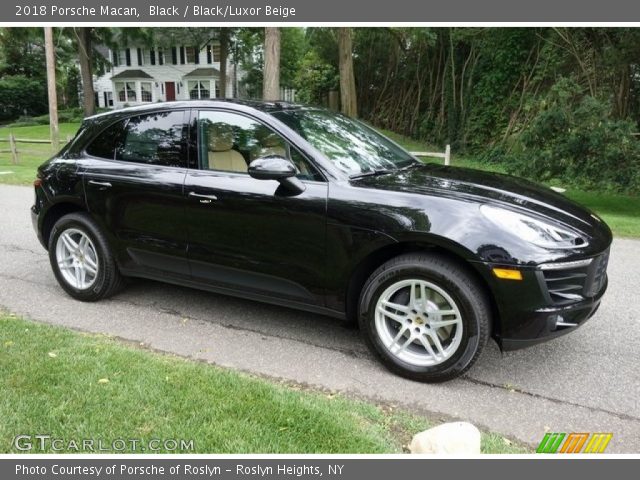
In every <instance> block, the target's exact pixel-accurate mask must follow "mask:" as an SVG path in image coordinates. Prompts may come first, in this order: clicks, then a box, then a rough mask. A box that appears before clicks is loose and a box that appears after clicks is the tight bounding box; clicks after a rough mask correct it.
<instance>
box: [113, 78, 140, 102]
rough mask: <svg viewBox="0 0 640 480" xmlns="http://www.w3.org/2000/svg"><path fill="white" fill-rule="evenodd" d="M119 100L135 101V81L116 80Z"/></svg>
mask: <svg viewBox="0 0 640 480" xmlns="http://www.w3.org/2000/svg"><path fill="white" fill-rule="evenodd" d="M116 92H117V93H118V101H119V102H135V101H136V98H137V97H136V82H116Z"/></svg>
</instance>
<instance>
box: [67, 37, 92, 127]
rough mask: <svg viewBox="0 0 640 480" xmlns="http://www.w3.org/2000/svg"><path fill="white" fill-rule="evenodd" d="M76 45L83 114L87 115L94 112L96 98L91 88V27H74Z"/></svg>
mask: <svg viewBox="0 0 640 480" xmlns="http://www.w3.org/2000/svg"><path fill="white" fill-rule="evenodd" d="M73 31H74V33H75V37H76V41H77V47H78V60H79V63H80V77H81V78H82V96H83V107H84V115H85V117H88V116H90V115H93V114H94V113H96V98H95V92H94V90H93V73H92V68H91V67H92V65H91V63H92V59H93V47H92V44H91V28H89V27H74V28H73Z"/></svg>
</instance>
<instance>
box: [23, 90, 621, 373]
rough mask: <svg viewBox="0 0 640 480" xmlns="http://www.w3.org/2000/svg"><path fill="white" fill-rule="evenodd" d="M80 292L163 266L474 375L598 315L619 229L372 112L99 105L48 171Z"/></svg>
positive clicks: (63, 248) (383, 354) (166, 275)
mask: <svg viewBox="0 0 640 480" xmlns="http://www.w3.org/2000/svg"><path fill="white" fill-rule="evenodd" d="M35 193H36V196H35V205H34V206H33V208H32V214H33V222H34V226H35V228H36V231H37V233H38V237H39V238H40V241H41V242H42V244H43V245H44V247H45V248H46V249H48V251H49V255H50V258H51V266H52V268H53V271H54V273H55V276H56V278H57V280H58V282H59V283H60V285H61V286H62V288H63V289H64V290H65V291H66V292H67V293H68V294H70V295H71V296H73V297H74V298H77V299H79V300H84V301H95V300H99V299H101V298H105V297H107V296H109V295H112V294H114V293H115V292H116V291H117V290H118V289H119V288H120V287H121V286H122V283H123V278H124V277H129V276H131V277H143V278H151V279H155V280H162V281H165V282H171V283H175V284H180V285H187V286H192V287H196V288H202V289H206V290H211V291H213V292H219V293H224V294H229V295H237V296H240V297H244V298H246V299H250V300H258V301H264V302H270V303H276V304H280V305H287V306H290V307H294V308H299V309H301V310H307V311H312V312H318V313H323V314H327V315H331V316H334V317H340V318H344V319H349V320H355V321H357V322H359V324H360V328H361V330H362V332H363V333H364V336H365V337H366V339H367V341H368V343H369V345H370V347H371V348H372V350H373V352H375V354H376V355H378V356H379V357H380V358H381V359H382V360H383V361H384V363H385V364H386V365H387V366H388V367H389V368H390V369H391V370H393V371H394V372H396V373H398V374H400V375H403V376H406V377H409V378H412V379H416V380H422V381H442V380H447V379H450V378H453V377H455V376H457V375H460V374H461V373H462V372H464V371H465V370H467V369H468V368H469V367H470V366H471V365H472V364H473V363H474V361H475V360H476V359H477V358H478V356H479V355H480V352H481V350H482V348H483V346H484V345H485V343H486V342H487V339H488V338H489V337H490V336H491V337H493V338H495V339H496V340H497V341H498V343H499V344H500V346H501V348H503V349H515V348H520V347H524V346H527V345H531V344H533V343H536V342H540V341H542V340H546V339H549V338H552V337H555V336H558V335H561V334H563V333H566V332H570V331H572V330H573V329H575V327H577V326H579V325H581V324H582V323H583V322H584V321H585V320H587V319H588V318H589V317H591V316H592V315H593V313H594V312H595V311H596V309H597V308H598V305H599V303H600V298H601V297H602V295H603V293H604V291H605V289H606V285H607V276H606V268H607V259H608V251H609V246H610V244H611V232H610V230H609V228H608V227H607V226H606V225H605V224H604V223H603V222H602V220H600V219H599V218H598V217H597V216H596V215H594V214H592V213H591V212H589V211H587V210H586V209H584V208H582V207H580V206H578V205H576V204H575V203H572V202H571V201H569V200H567V199H566V198H565V197H563V196H562V195H560V194H558V193H555V192H554V191H552V190H550V189H547V188H546V187H542V186H539V185H536V184H533V183H530V182H528V181H525V180H521V179H518V178H514V177H510V176H506V175H497V174H491V173H484V172H480V171H475V170H469V169H462V168H452V167H444V166H440V165H434V164H424V163H422V162H420V161H419V160H417V159H416V158H414V157H413V156H411V155H410V154H409V153H407V152H406V151H405V150H403V149H402V148H400V147H399V146H398V145H396V144H395V143H393V142H392V141H390V140H389V139H387V138H385V137H383V136H382V135H380V134H379V133H377V132H376V131H375V130H373V129H371V128H370V127H368V126H366V125H364V124H363V123H360V122H358V121H355V120H352V119H349V118H346V117H343V116H341V115H338V114H335V113H332V112H329V111H326V110H322V109H317V108H310V107H302V106H299V105H291V104H284V103H258V102H238V101H193V102H172V103H165V104H153V105H149V106H144V107H137V108H127V109H124V110H119V111H114V112H110V113H106V114H101V115H96V116H93V117H91V118H87V119H86V120H85V121H84V123H83V124H82V127H81V128H80V130H79V132H78V134H77V135H76V137H75V138H74V140H73V141H72V142H70V143H69V144H68V145H67V146H66V147H65V148H64V149H63V150H62V151H61V152H60V153H59V154H58V155H56V156H55V157H54V158H52V159H51V160H49V161H47V162H46V163H45V164H43V165H42V166H41V167H40V168H39V171H38V176H37V179H36V181H35Z"/></svg>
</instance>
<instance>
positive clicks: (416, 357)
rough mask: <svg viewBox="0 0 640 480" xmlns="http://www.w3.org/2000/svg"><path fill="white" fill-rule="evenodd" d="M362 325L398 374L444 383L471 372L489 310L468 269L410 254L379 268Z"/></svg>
mask: <svg viewBox="0 0 640 480" xmlns="http://www.w3.org/2000/svg"><path fill="white" fill-rule="evenodd" d="M359 321H360V327H361V330H362V332H363V333H364V335H365V338H366V340H367V343H368V344H369V346H370V348H371V349H372V351H373V352H374V353H375V354H376V355H377V356H378V357H379V358H380V359H381V360H382V361H383V363H384V364H385V365H386V366H387V367H388V368H389V369H390V370H392V371H393V372H395V373H397V374H399V375H402V376H404V377H407V378H411V379H413V380H419V381H424V382H441V381H445V380H449V379H452V378H455V377H457V376H459V375H461V374H462V373H464V372H465V371H467V370H468V369H469V368H470V367H471V366H472V365H473V363H474V362H475V361H476V360H477V358H478V357H479V356H480V352H481V351H482V349H483V348H484V346H485V344H486V342H487V339H488V337H489V324H490V308H489V304H488V302H487V299H486V296H485V294H484V291H483V290H482V288H481V287H480V286H479V285H478V284H477V282H476V281H475V279H474V278H473V277H472V276H471V275H469V274H468V273H467V272H466V271H465V270H464V269H463V268H461V267H460V266H459V265H457V264H456V263H455V262H452V261H450V260H448V259H446V258H442V257H439V256H437V255H434V254H426V253H425V254H408V255H402V256H399V257H397V258H394V259H392V260H390V261H388V262H386V263H385V264H384V265H382V266H381V267H380V268H378V269H377V270H376V271H375V272H373V274H372V275H371V277H370V278H369V279H368V281H367V282H366V284H365V286H364V288H363V291H362V295H361V298H360V315H359Z"/></svg>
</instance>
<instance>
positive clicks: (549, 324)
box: [498, 280, 607, 351]
mask: <svg viewBox="0 0 640 480" xmlns="http://www.w3.org/2000/svg"><path fill="white" fill-rule="evenodd" d="M606 286H607V282H606V280H605V285H604V288H603V289H602V290H601V291H600V292H599V293H598V295H597V296H596V297H594V298H591V299H587V300H584V301H582V302H578V303H574V304H571V305H565V306H561V307H543V308H540V309H537V310H535V311H533V312H531V313H530V314H528V315H526V314H525V315H523V317H520V318H521V319H526V320H525V321H524V322H518V323H520V325H521V326H522V328H523V331H519V332H517V333H516V332H512V331H509V330H508V331H509V336H501V337H499V338H498V344H499V345H500V348H501V349H502V350H505V351H509V350H518V349H520V348H526V347H530V346H532V345H536V344H538V343H542V342H546V341H547V340H551V339H553V338H556V337H560V336H562V335H566V334H567V333H571V332H572V331H574V330H576V329H577V328H578V327H581V326H582V325H584V324H585V323H586V322H587V320H589V319H590V318H591V317H592V316H593V315H594V314H595V313H596V311H597V310H598V308H599V307H600V301H601V299H602V295H604V292H605V290H606Z"/></svg>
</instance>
